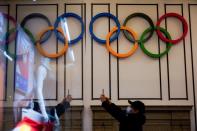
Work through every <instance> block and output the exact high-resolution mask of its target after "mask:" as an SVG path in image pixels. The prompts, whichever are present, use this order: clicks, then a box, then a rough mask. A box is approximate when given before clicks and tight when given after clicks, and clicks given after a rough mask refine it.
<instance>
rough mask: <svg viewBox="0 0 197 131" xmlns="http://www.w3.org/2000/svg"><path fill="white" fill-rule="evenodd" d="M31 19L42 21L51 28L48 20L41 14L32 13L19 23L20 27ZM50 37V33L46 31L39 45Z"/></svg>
mask: <svg viewBox="0 0 197 131" xmlns="http://www.w3.org/2000/svg"><path fill="white" fill-rule="evenodd" d="M33 18H40V19H43V20H45V21H46V22H47V24H48V26H52V24H51V22H50V20H49V19H48V18H47V17H46V16H45V15H43V14H40V13H32V14H29V15H27V16H25V18H24V19H23V20H22V22H21V27H25V24H26V23H27V21H28V20H30V19H33ZM51 35H52V31H48V32H47V33H46V34H45V35H44V36H43V39H41V41H40V43H44V42H46V41H47V40H48V39H49V38H50V37H51Z"/></svg>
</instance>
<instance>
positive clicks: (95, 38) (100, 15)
mask: <svg viewBox="0 0 197 131" xmlns="http://www.w3.org/2000/svg"><path fill="white" fill-rule="evenodd" d="M100 17H109V18H111V19H113V20H114V22H115V23H116V26H117V27H118V31H117V32H116V34H115V35H114V36H112V38H111V39H110V42H112V41H114V40H115V39H117V38H118V36H119V34H120V23H119V20H118V18H117V17H116V16H114V15H112V14H110V13H99V14H97V15H95V16H94V17H93V18H92V20H91V21H90V26H89V31H90V35H91V36H92V38H93V39H94V40H95V41H96V42H98V43H101V44H105V43H106V40H102V39H100V38H98V37H97V36H96V35H95V34H94V32H93V24H94V22H95V21H96V20H97V19H98V18H100Z"/></svg>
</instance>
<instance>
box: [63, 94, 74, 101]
mask: <svg viewBox="0 0 197 131" xmlns="http://www.w3.org/2000/svg"><path fill="white" fill-rule="evenodd" d="M71 101H72V96H71V95H67V96H66V97H65V98H64V99H63V100H62V103H64V102H69V103H70V102H71Z"/></svg>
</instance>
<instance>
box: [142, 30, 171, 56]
mask: <svg viewBox="0 0 197 131" xmlns="http://www.w3.org/2000/svg"><path fill="white" fill-rule="evenodd" d="M157 28H158V29H157ZM152 30H153V31H154V30H160V31H161V32H162V33H164V35H165V36H166V37H167V38H168V39H169V40H171V36H170V34H169V33H168V32H167V30H165V29H164V28H161V27H154V28H152V27H149V28H147V29H146V30H145V31H144V32H143V33H142V35H141V38H140V41H141V42H140V44H139V45H140V48H141V49H142V51H143V52H144V53H145V54H146V55H148V56H150V57H152V58H159V57H162V56H163V55H165V54H167V53H168V52H169V50H170V48H171V46H172V43H169V42H167V43H166V44H167V46H166V50H165V51H164V52H162V53H159V54H153V53H151V52H149V51H148V50H147V49H146V48H145V47H144V42H142V41H143V40H144V37H145V36H146V34H147V33H149V32H150V31H152Z"/></svg>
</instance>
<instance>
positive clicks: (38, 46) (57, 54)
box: [36, 27, 68, 58]
mask: <svg viewBox="0 0 197 131" xmlns="http://www.w3.org/2000/svg"><path fill="white" fill-rule="evenodd" d="M49 30H50V31H51V30H55V29H54V27H48V28H47V29H46V30H44V31H43V32H41V33H40V34H39V39H41V38H42V36H43V35H44V34H45V33H46V32H47V31H49ZM57 31H58V32H60V33H61V34H62V36H64V33H63V31H62V30H61V29H59V28H57ZM64 39H65V42H64V43H65V44H64V48H63V49H62V50H61V51H60V52H59V53H56V54H49V53H47V52H45V51H44V50H43V49H42V47H41V45H40V42H39V41H38V42H37V43H36V47H37V49H38V51H39V52H40V54H42V55H43V56H45V57H49V58H57V57H60V56H62V55H64V53H65V52H66V50H67V49H68V40H67V38H66V37H64Z"/></svg>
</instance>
